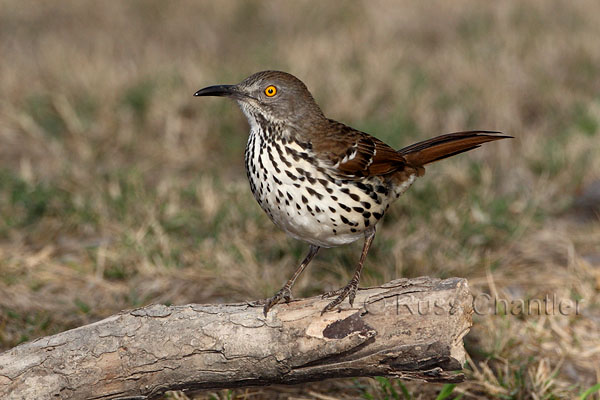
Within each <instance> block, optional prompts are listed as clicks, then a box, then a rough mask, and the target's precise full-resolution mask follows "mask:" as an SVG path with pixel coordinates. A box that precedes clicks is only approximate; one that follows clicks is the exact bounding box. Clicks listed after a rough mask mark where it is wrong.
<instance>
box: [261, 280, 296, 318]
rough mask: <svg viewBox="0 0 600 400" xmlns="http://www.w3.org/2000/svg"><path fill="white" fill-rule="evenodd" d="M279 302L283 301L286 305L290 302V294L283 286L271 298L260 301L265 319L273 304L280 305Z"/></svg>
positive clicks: (288, 289)
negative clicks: (262, 304) (262, 303)
mask: <svg viewBox="0 0 600 400" xmlns="http://www.w3.org/2000/svg"><path fill="white" fill-rule="evenodd" d="M281 300H284V301H285V302H286V303H289V302H290V301H291V300H292V292H291V290H290V288H288V287H286V286H284V287H282V288H281V290H279V292H277V293H275V295H274V296H273V297H271V298H269V299H265V300H262V301H263V302H264V305H265V306H264V307H263V314H265V317H266V316H267V313H268V312H269V310H270V309H271V308H273V306H274V305H275V304H278V303H280V302H281Z"/></svg>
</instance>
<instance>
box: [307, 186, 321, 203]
mask: <svg viewBox="0 0 600 400" xmlns="http://www.w3.org/2000/svg"><path fill="white" fill-rule="evenodd" d="M306 191H307V192H308V194H310V195H311V196H316V197H317V198H318V199H319V200H322V199H323V195H322V194H321V193H319V192H317V191H316V190H314V189H313V188H310V187H307V188H306Z"/></svg>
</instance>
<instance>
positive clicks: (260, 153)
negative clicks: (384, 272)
mask: <svg viewBox="0 0 600 400" xmlns="http://www.w3.org/2000/svg"><path fill="white" fill-rule="evenodd" d="M259 139H260V138H259V137H252V135H251V137H250V139H249V142H248V147H247V149H246V169H247V174H248V179H249V181H250V189H251V190H252V193H253V194H254V197H255V198H256V200H257V202H258V203H259V205H260V206H261V207H262V209H263V210H264V211H265V212H266V213H267V215H269V217H270V218H271V220H272V221H273V222H274V223H275V224H276V225H277V226H278V227H280V228H281V229H283V230H284V231H285V232H287V233H288V234H289V235H290V236H292V237H294V238H296V239H300V240H303V241H305V242H308V243H311V244H314V245H317V246H321V247H335V246H341V245H343V244H347V243H351V242H354V241H356V240H358V239H360V238H362V237H363V235H364V231H365V230H366V229H367V228H368V227H369V226H373V225H375V224H376V223H377V222H378V220H379V219H380V218H381V217H382V216H383V214H384V212H385V210H386V208H387V206H388V205H389V202H390V201H391V197H390V196H389V195H391V193H388V192H387V189H386V192H385V193H383V192H382V189H379V190H380V191H379V192H377V191H376V190H377V187H378V186H377V182H375V183H373V184H367V185H365V184H362V185H361V184H358V185H355V184H353V183H348V182H346V183H343V184H342V183H340V182H339V181H337V180H336V179H333V178H331V177H330V176H328V175H326V174H325V173H324V172H323V169H322V168H319V167H318V166H315V165H314V161H311V160H310V158H309V157H308V158H307V157H302V156H300V157H296V158H292V155H290V152H291V153H292V154H296V155H297V154H302V151H303V149H302V148H301V147H300V146H299V145H297V144H294V143H287V144H284V145H282V144H277V143H272V142H271V143H268V142H266V141H262V142H261V141H260V140H259ZM369 187H371V192H369V190H368V188H369ZM365 188H366V189H365Z"/></svg>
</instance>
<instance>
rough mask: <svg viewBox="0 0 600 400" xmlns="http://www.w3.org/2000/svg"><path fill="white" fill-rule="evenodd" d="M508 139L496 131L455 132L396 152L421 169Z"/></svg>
mask: <svg viewBox="0 0 600 400" xmlns="http://www.w3.org/2000/svg"><path fill="white" fill-rule="evenodd" d="M508 138H512V136H507V135H502V133H501V132H496V131H465V132H455V133H448V134H446V135H440V136H436V137H434V138H431V139H427V140H423V141H422V142H418V143H415V144H412V145H410V146H407V147H405V148H403V149H400V150H398V152H399V153H400V154H402V155H403V156H404V158H406V161H408V164H409V165H412V166H414V167H422V166H424V165H425V164H429V163H432V162H435V161H438V160H442V159H444V158H448V157H452V156H454V155H456V154H460V153H464V152H465V151H469V150H473V149H476V148H477V147H479V146H481V145H482V144H483V143H485V142H491V141H494V140H500V139H508Z"/></svg>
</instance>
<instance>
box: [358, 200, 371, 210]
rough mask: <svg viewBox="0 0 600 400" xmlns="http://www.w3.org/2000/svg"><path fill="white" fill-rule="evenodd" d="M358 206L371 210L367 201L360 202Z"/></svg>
mask: <svg viewBox="0 0 600 400" xmlns="http://www.w3.org/2000/svg"><path fill="white" fill-rule="evenodd" d="M360 204H362V206H363V207H364V208H366V209H367V210H368V209H369V208H371V203H369V202H368V201H361V202H360Z"/></svg>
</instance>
